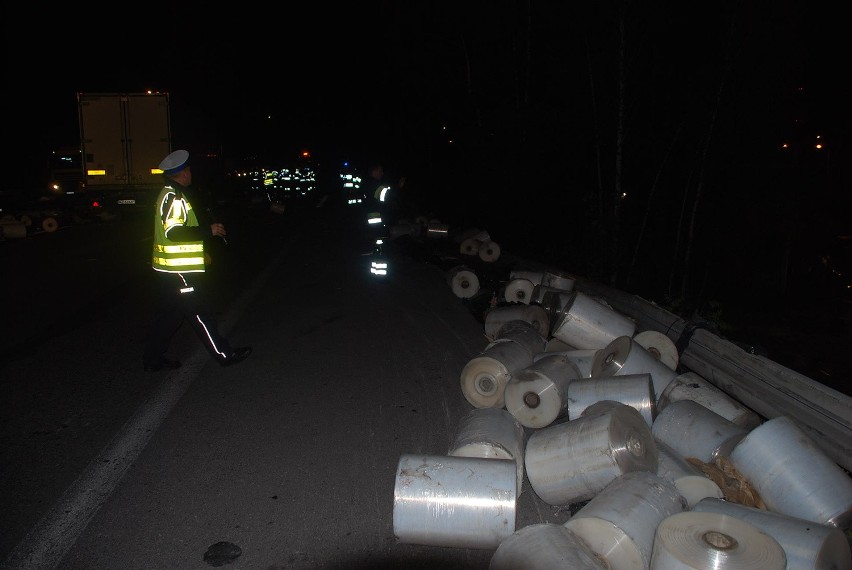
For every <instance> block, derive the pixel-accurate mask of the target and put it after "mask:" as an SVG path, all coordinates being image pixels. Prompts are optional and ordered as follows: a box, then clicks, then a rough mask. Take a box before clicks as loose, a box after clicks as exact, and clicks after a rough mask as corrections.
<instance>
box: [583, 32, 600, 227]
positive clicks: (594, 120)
mask: <svg viewBox="0 0 852 570" xmlns="http://www.w3.org/2000/svg"><path fill="white" fill-rule="evenodd" d="M583 37H584V39H585V42H586V62H587V64H588V67H589V92H590V94H591V98H592V125H594V129H592V132H593V133H594V136H595V158H596V165H595V166H596V168H595V171H596V173H597V186H596V187H595V198H596V200H595V201H596V203H597V210H598V214H597V219H598V223H599V224H600V223H602V222H603V218H604V197H603V173H602V169H603V164H602V163H601V132H600V128H599V125H598V99H597V95H596V93H595V76H594V73H593V70H592V51H591V47H590V46H589V36H588V34H585V35H584V36H583Z"/></svg>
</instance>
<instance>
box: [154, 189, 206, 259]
mask: <svg viewBox="0 0 852 570" xmlns="http://www.w3.org/2000/svg"><path fill="white" fill-rule="evenodd" d="M180 226H186V227H198V217H197V216H196V215H195V212H194V211H193V210H192V204H190V203H189V201H188V200H187V199H186V198H184V197H183V196H181V197H178V196H177V193H176V192H175V189H174V188H172V187H171V186H164V187H163V189H162V190H161V191H160V195H159V196H158V197H157V209H156V210H155V212H154V251H153V256H152V258H151V267H153V268H154V269H155V270H157V271H165V272H167V273H202V272H204V242H203V241H189V242H175V241H172V240H170V239H169V237H168V236H169V231H170V230H171V229H172V228H175V227H180Z"/></svg>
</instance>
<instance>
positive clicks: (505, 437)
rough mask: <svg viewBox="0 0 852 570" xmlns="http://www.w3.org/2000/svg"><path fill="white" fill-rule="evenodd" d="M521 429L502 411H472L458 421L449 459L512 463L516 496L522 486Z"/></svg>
mask: <svg viewBox="0 0 852 570" xmlns="http://www.w3.org/2000/svg"><path fill="white" fill-rule="evenodd" d="M524 443H525V441H524V427H523V426H522V425H521V424H520V423H519V422H518V420H517V419H515V417H514V416H512V414H510V413H509V412H507V411H506V410H504V409H502V408H475V409H473V410H471V411H470V412H468V414H467V415H466V416H465V417H463V418H462V419H461V421H460V422H459V425H458V428H457V430H456V435H455V438H454V439H453V443H452V444H451V445H450V450H449V453H448V455H452V456H454V457H483V458H495V459H511V460H512V461H514V462H515V467H516V470H517V473H518V495H519V496H520V494H521V492H522V491H523V489H522V485H523V482H524Z"/></svg>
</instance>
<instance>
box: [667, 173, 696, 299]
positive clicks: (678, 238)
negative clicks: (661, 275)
mask: <svg viewBox="0 0 852 570" xmlns="http://www.w3.org/2000/svg"><path fill="white" fill-rule="evenodd" d="M692 174H693V172H690V173H689V177H688V178H687V180H686V185H685V187H684V191H683V200H681V202H680V216H679V217H678V220H677V233H676V234H675V235H676V237H675V246H674V250H673V251H672V262H671V269H670V270H669V284H668V287H666V295H667V296H668V297H669V298H671V297H672V296H673V295H674V293H672V290H673V289H674V278H675V274H676V273H677V258H678V255H679V254H680V242H681V236H682V235H683V223H684V218H685V216H686V205H687V203H688V202H689V187H690V185H691V184H692Z"/></svg>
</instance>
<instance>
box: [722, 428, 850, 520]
mask: <svg viewBox="0 0 852 570" xmlns="http://www.w3.org/2000/svg"><path fill="white" fill-rule="evenodd" d="M730 458H731V462H732V463H733V464H734V467H736V468H737V470H739V471H740V473H742V474H743V475H745V476H746V477H747V478H748V480H749V482H750V483H751V484H752V485H753V486H754V487H755V489H757V492H758V493H759V494H760V497H761V498H762V499H763V502H764V503H766V506H767V507H769V509H770V510H772V511H775V512H777V513H781V514H784V515H788V516H791V517H797V518H801V519H805V520H809V521H813V522H818V523H820V524H828V525H832V526H836V527H839V528H843V529H845V528H849V527H850V525H852V478H850V477H849V475H848V474H847V473H846V472H845V471H843V469H841V468H840V467H839V466H838V465H837V464H836V463H835V462H834V461H832V460H831V459H829V457H828V456H827V455H825V453H823V451H822V450H821V449H820V448H819V447H817V445H816V443H814V441H813V440H812V439H811V438H810V437H809V436H808V435H807V434H806V433H805V432H804V431H802V429H801V428H799V427H798V426H797V425H796V424H795V423H793V421H792V420H791V419H790V418H789V417H787V416H779V417H777V418H773V419H771V420H769V421H767V422H765V423H763V424H762V425H760V426H758V427H756V428H754V429H753V430H751V432H750V433H749V434H748V435H747V436H746V437H745V438H744V439H743V440H742V441H740V442H739V443H738V444H737V446H736V447H735V448H734V450H733V451H732V452H731V454H730Z"/></svg>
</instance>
